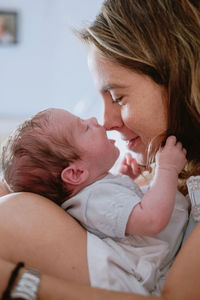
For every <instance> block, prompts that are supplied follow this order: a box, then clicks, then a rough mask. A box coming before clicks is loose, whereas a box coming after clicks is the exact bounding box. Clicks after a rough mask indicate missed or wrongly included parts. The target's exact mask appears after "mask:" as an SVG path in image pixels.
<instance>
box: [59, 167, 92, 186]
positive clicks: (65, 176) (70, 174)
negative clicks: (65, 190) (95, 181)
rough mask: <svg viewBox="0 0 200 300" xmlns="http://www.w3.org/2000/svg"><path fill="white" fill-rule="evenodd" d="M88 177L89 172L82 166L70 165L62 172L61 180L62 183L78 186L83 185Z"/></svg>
mask: <svg viewBox="0 0 200 300" xmlns="http://www.w3.org/2000/svg"><path fill="white" fill-rule="evenodd" d="M88 176H89V172H88V170H87V169H86V168H84V167H83V166H79V165H77V164H76V163H72V164H71V165H70V166H69V167H67V168H65V169H64V170H62V173H61V178H62V180H63V181H64V182H66V183H69V184H73V185H78V184H81V183H84V182H85V181H86V180H87V179H88Z"/></svg>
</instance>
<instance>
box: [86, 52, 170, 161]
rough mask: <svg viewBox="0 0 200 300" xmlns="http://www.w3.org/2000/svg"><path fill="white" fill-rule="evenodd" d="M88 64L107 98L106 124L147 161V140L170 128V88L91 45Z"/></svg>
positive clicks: (105, 100)
mask: <svg viewBox="0 0 200 300" xmlns="http://www.w3.org/2000/svg"><path fill="white" fill-rule="evenodd" d="M88 65H89V69H90V71H91V73H92V76H93V79H94V82H95V86H96V88H97V89H98V90H99V92H100V93H101V95H102V98H103V101H104V126H105V128H106V130H117V131H119V132H120V134H121V136H122V139H123V140H125V141H126V142H127V144H128V148H129V150H132V151H134V152H135V153H137V154H138V158H139V160H140V162H141V163H145V162H146V151H147V147H148V143H149V142H150V141H151V140H152V138H154V137H156V136H158V135H160V134H161V133H163V132H165V131H166V129H167V102H168V101H167V91H166V89H165V88H164V87H162V86H160V85H158V84H156V83H155V82H154V81H153V80H152V79H151V78H150V77H148V76H146V75H143V74H139V73H137V72H133V71H132V70H130V69H127V68H125V67H122V66H121V65H119V64H117V63H114V62H111V61H109V60H108V59H106V58H105V57H103V56H102V55H101V54H100V53H99V52H98V50H96V49H95V47H91V48H90V50H89V56H88Z"/></svg>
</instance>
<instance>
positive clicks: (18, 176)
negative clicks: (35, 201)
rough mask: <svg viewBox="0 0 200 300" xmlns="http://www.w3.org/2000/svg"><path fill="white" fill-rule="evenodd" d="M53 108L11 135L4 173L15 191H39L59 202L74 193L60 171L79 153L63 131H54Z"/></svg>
mask: <svg viewBox="0 0 200 300" xmlns="http://www.w3.org/2000/svg"><path fill="white" fill-rule="evenodd" d="M52 111H53V109H48V110H44V111H42V112H40V113H38V114H36V115H35V116H34V117H33V118H31V119H29V120H26V121H25V122H24V123H23V124H21V125H20V126H19V127H18V128H17V129H16V130H15V131H14V133H13V134H12V135H11V136H10V137H9V138H8V140H7V143H6V144H5V145H4V147H3V151H2V172H3V178H4V180H5V181H6V183H7V185H8V187H9V188H10V190H11V191H12V192H32V193H36V194H40V195H42V196H45V197H47V198H49V199H51V200H53V201H54V202H55V203H57V204H58V205H60V204H61V203H62V202H63V201H65V200H66V199H68V197H69V196H70V195H71V191H70V190H69V189H68V187H67V186H66V184H65V183H64V182H63V181H62V179H61V172H62V170H63V169H64V168H66V167H68V166H69V164H70V163H71V162H73V161H75V160H77V159H79V154H78V151H76V149H75V148H74V147H73V146H72V145H71V144H70V142H69V141H68V140H67V138H66V136H65V135H64V134H58V135H52V134H51V128H52V126H53V125H52V124H51V120H52ZM66 130H68V129H66Z"/></svg>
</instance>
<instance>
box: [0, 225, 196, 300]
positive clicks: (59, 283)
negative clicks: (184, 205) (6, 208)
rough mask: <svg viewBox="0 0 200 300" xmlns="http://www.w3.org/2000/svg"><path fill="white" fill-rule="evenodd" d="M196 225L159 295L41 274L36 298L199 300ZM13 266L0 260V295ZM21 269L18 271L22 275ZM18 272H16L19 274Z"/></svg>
mask: <svg viewBox="0 0 200 300" xmlns="http://www.w3.org/2000/svg"><path fill="white" fill-rule="evenodd" d="M199 236H200V224H199V225H198V226H197V227H196V229H195V230H194V231H193V233H192V234H191V236H190V237H189V239H188V240H187V242H186V244H185V245H184V246H183V248H182V249H181V251H180V252H179V255H178V256H177V258H176V260H175V262H174V264H173V266H172V268H171V270H170V272H169V274H168V278H167V280H166V283H165V286H164V290H163V295H162V296H161V297H146V296H140V295H134V294H127V293H120V292H113V291H106V290H102V289H95V288H91V287H89V286H85V285H80V284H77V283H72V282H66V281H64V280H61V279H57V278H55V277H51V276H47V275H42V276H41V284H40V287H39V293H38V299H39V300H40V299H41V300H43V299H49V300H51V299H52V300H53V299H57V300H64V299H73V300H80V299H81V300H84V299H88V298H90V299H93V300H104V299H106V300H118V299H119V300H145V299H146V300H147V299H149V300H188V299H192V300H199V298H200V285H199V278H200V257H199V248H200V238H199ZM13 268H14V265H13V264H11V263H8V262H6V261H3V260H0V270H1V272H0V294H1V293H2V292H3V290H4V289H5V287H6V284H7V281H8V278H9V276H10V273H11V271H12V270H13ZM22 272H23V269H22V270H21V271H20V274H22ZM20 274H19V275H20Z"/></svg>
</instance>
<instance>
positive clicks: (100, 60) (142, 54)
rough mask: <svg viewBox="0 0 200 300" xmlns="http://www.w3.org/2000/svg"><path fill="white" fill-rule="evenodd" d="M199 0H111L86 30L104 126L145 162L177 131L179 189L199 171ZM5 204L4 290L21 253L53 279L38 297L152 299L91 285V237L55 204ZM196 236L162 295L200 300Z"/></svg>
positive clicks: (44, 281) (28, 199) (36, 200)
mask: <svg viewBox="0 0 200 300" xmlns="http://www.w3.org/2000/svg"><path fill="white" fill-rule="evenodd" d="M198 5H199V1H189V0H180V1H173V0H162V1H161V0H158V1H157V2H156V5H155V1H153V0H148V1H147V0H146V1H145V0H144V1H139V0H135V1H132V0H108V1H106V2H105V4H104V6H103V7H102V13H100V14H99V16H97V18H96V20H95V22H94V23H93V24H92V25H91V26H90V27H89V28H88V29H86V30H85V31H83V32H82V33H80V35H81V38H82V39H83V40H84V41H86V42H87V43H88V45H89V67H90V69H91V72H92V74H93V77H94V80H95V84H96V86H97V88H98V89H99V90H100V92H101V94H102V97H103V100H104V104H105V113H104V125H105V127H106V129H107V130H118V131H119V132H120V133H121V134H122V138H123V139H125V140H126V141H127V142H128V146H129V149H131V150H134V151H135V152H136V153H137V156H138V160H139V161H140V163H141V164H144V165H147V164H148V163H149V162H151V161H153V158H154V154H155V152H156V151H157V149H158V148H159V147H160V145H161V144H162V143H163V142H164V141H165V140H166V138H167V136H168V135H171V134H173V135H176V136H177V138H178V139H179V140H180V141H181V142H182V143H183V146H184V147H185V148H186V149H187V152H188V155H187V159H188V165H187V168H186V169H185V172H184V174H182V177H183V180H182V182H181V190H182V191H183V192H187V191H186V185H185V182H184V181H185V179H187V178H188V177H189V176H191V175H200V139H199V136H200V99H199V97H200V82H199V78H200V76H199V75H200V74H199V73H200V57H199V56H200V51H199V49H200V41H199V36H200V18H199V8H198ZM123 167H124V168H125V170H124V171H123V172H125V173H127V172H130V171H131V170H130V166H129V164H126V163H125V166H123ZM0 208H1V209H0V237H1V241H2V240H3V241H4V243H1V244H0V257H1V258H2V260H1V269H2V270H3V272H1V275H0V276H1V277H2V280H0V282H3V283H2V286H1V291H2V290H3V289H5V286H6V281H7V280H8V277H9V275H8V274H9V272H10V270H11V269H12V268H13V265H12V264H10V263H7V262H5V261H10V262H12V263H15V264H16V263H17V262H18V261H20V260H22V261H25V262H26V266H31V267H34V268H36V269H39V270H40V271H41V272H42V273H46V274H48V275H50V276H53V277H54V278H52V277H48V276H42V278H41V287H40V289H39V296H40V298H41V299H47V293H50V292H51V297H52V299H65V298H66V299H67V298H70V297H71V298H73V299H84V298H88V297H91V298H93V299H95V298H96V299H105V298H106V299H117V298H120V299H125V300H126V299H127V300H128V299H133V300H135V299H146V297H145V298H144V297H143V296H139V295H133V294H132V295H129V294H121V293H116V292H108V291H103V290H97V289H92V288H90V287H88V285H89V282H90V280H89V271H90V270H88V260H87V255H89V253H91V252H89V249H91V248H90V247H91V246H92V243H93V239H95V237H93V236H92V235H90V234H87V233H86V232H85V231H84V229H83V228H81V227H80V225H79V224H77V223H76V221H74V220H73V219H71V218H70V217H69V216H68V215H66V213H64V212H63V211H62V210H61V209H60V208H59V207H56V206H54V204H53V203H51V202H48V201H47V200H46V199H44V198H42V197H40V196H37V195H32V194H18V195H14V194H13V195H9V196H5V198H2V201H1V206H0ZM44 216H45V218H44ZM8 220H10V222H8ZM199 234H200V227H199V225H198V226H197V227H196V229H195V230H194V231H193V233H192V234H191V236H190V237H189V239H188V241H187V242H186V244H185V245H184V246H183V248H182V249H181V251H180V253H179V255H178V257H177V259H176V260H175V262H174V264H173V266H172V268H171V271H170V273H169V275H168V278H167V280H166V284H165V286H164V289H163V294H162V296H161V297H160V299H173V300H175V299H181V300H182V299H188V298H189V297H190V298H191V299H194V300H195V299H199V295H200V289H199V284H198V281H197V280H198V277H199V275H200V260H199V255H198V250H197V249H199V246H200V241H199ZM13 245H14V247H13ZM94 257H95V256H94ZM56 278H57V279H56ZM0 279H1V278H0ZM59 279H60V280H59ZM62 280H65V281H67V282H63V281H62ZM69 281H72V282H74V283H73V284H71V283H69ZM81 284H84V285H85V286H83V285H81ZM45 297H46V298H45ZM51 297H50V296H48V299H51ZM147 299H148V297H147ZM149 299H154V298H153V297H150V298H149ZM156 299H157V298H156Z"/></svg>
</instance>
